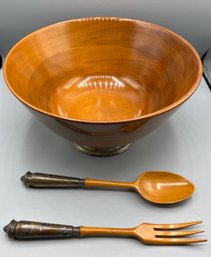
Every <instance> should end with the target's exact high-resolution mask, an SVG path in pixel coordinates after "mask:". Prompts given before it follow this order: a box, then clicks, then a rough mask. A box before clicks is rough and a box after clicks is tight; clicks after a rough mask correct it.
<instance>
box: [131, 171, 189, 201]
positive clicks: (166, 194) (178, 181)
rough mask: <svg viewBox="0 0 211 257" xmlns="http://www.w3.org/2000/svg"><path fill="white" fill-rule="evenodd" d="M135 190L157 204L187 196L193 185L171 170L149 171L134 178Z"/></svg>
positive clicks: (181, 199)
mask: <svg viewBox="0 0 211 257" xmlns="http://www.w3.org/2000/svg"><path fill="white" fill-rule="evenodd" d="M135 188H136V191H137V192H138V193H139V194H141V195H142V197H143V198H145V199H146V200H148V201H150V202H153V203H158V204H170V203H177V202H180V201H183V200H185V199H187V198H189V197H190V196H191V195H192V194H193V192H194V185H193V183H191V182H190V181H189V180H187V179H186V178H184V177H182V176H180V175H178V174H175V173H171V172H164V171H150V172H144V173H142V174H141V175H140V176H139V178H138V179H137V180H136V187H135Z"/></svg>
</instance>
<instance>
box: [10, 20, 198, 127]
mask: <svg viewBox="0 0 211 257" xmlns="http://www.w3.org/2000/svg"><path fill="white" fill-rule="evenodd" d="M199 65H200V64H199V60H198V58H197V54H196V53H195V51H194V50H193V48H192V47H191V46H190V45H189V44H188V43H187V42H186V41H184V40H183V39H181V38H180V37H179V36H177V35H176V34H174V33H172V32H169V31H168V30H165V29H163V28H160V27H158V26H155V25H152V24H148V23H144V22H136V21H132V20H126V19H125V20H124V19H109V18H107V19H106V18H104V19H103V18H102V19H100V18H99V19H81V20H74V21H67V22H62V23H58V24H55V25H52V26H49V27H46V28H43V29H41V30H38V31H36V32H34V33H32V34H30V35H29V36H27V37H26V38H24V39H22V40H21V41H20V42H19V43H18V44H16V46H15V47H14V48H13V49H12V50H11V52H10V53H9V55H8V57H7V59H6V63H5V78H6V80H7V83H8V85H9V87H10V89H11V90H12V92H13V93H14V94H15V95H16V96H17V97H18V98H19V99H20V100H22V101H23V102H25V103H26V104H28V105H30V106H31V107H33V108H35V109H38V110H40V111H43V112H47V113H50V114H53V115H58V116H61V117H66V118H70V119H76V120H83V121H97V122H98V121H99V122H100V121H119V120H129V119H134V118H138V117H142V116H144V115H148V114H151V113H154V112H156V111H159V110H161V109H164V108H166V107H168V106H170V105H172V104H174V103H175V102H177V101H179V100H180V99H182V98H183V97H184V96H185V95H186V94H188V92H190V91H191V90H193V86H194V83H195V82H196V80H197V78H198V76H199V72H200V71H199V70H200V69H199V67H200V66H199ZM195 87H196V86H195Z"/></svg>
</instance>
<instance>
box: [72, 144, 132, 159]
mask: <svg viewBox="0 0 211 257" xmlns="http://www.w3.org/2000/svg"><path fill="white" fill-rule="evenodd" d="M72 145H73V147H74V148H75V149H77V150H78V151H80V152H82V153H85V154H88V155H94V156H98V157H106V156H112V155H116V154H119V153H123V152H124V151H126V150H127V149H128V148H129V147H130V146H131V145H132V143H130V144H127V145H123V146H117V147H108V148H95V147H89V146H84V145H83V146H82V145H78V144H76V143H72Z"/></svg>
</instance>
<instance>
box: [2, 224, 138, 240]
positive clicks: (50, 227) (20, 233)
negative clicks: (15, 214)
mask: <svg viewBox="0 0 211 257" xmlns="http://www.w3.org/2000/svg"><path fill="white" fill-rule="evenodd" d="M133 230H134V229H132V228H99V227H85V226H81V227H73V226H71V225H61V224H52V223H42V222H35V221H25V220H22V221H16V220H12V221H11V222H10V223H9V224H8V225H7V226H5V227H4V231H5V232H6V233H7V235H8V236H9V237H10V238H14V239H42V238H43V239H44V238H71V237H80V236H134V232H133Z"/></svg>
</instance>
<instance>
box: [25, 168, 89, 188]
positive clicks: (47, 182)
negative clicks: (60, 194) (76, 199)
mask: <svg viewBox="0 0 211 257" xmlns="http://www.w3.org/2000/svg"><path fill="white" fill-rule="evenodd" d="M21 180H22V181H23V182H24V183H25V185H26V186H28V187H39V188H79V187H84V184H85V180H84V179H81V178H75V177H66V176H58V175H51V174H44V173H38V172H36V173H32V172H30V171H28V172H27V173H26V174H25V175H24V176H23V177H21Z"/></svg>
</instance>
